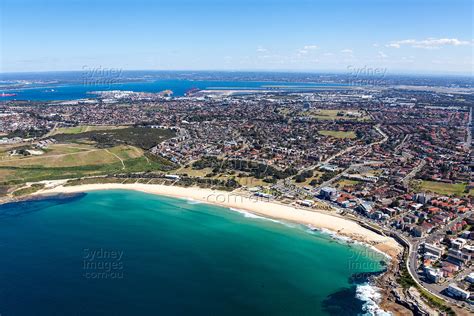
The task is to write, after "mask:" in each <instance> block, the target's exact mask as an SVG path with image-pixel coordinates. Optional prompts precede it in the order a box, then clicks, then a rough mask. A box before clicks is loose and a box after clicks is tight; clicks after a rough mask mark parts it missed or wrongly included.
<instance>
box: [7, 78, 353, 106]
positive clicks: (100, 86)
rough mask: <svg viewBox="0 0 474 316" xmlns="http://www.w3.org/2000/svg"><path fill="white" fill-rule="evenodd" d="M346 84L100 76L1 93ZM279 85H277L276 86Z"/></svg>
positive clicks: (38, 96) (83, 94)
mask: <svg viewBox="0 0 474 316" xmlns="http://www.w3.org/2000/svg"><path fill="white" fill-rule="evenodd" d="M333 86H344V85H341V84H324V83H301V82H299V83H290V82H278V81H226V80H222V81H220V80H186V79H158V80H149V81H137V82H114V80H110V81H109V82H108V80H107V78H106V79H101V78H99V79H98V80H97V81H94V79H91V80H90V81H88V80H85V81H84V82H83V83H69V84H65V83H63V84H61V83H55V84H42V85H38V84H31V85H29V86H28V87H22V88H21V89H5V88H4V89H2V88H0V95H2V93H5V94H16V95H14V96H2V97H0V101H2V100H30V101H53V100H76V99H84V98H94V97H96V96H97V95H95V94H91V93H90V92H92V91H109V90H124V91H135V92H161V91H163V90H168V89H169V90H172V91H173V96H176V97H179V96H183V95H184V94H185V93H186V92H187V91H188V90H190V89H193V88H197V89H200V90H202V89H224V90H225V89H232V90H242V89H256V90H261V89H267V88H269V87H273V88H274V89H277V90H279V91H290V90H291V91H298V90H304V89H308V88H314V89H317V88H321V87H333ZM276 87H278V88H276Z"/></svg>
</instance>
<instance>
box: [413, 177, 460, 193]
mask: <svg viewBox="0 0 474 316" xmlns="http://www.w3.org/2000/svg"><path fill="white" fill-rule="evenodd" d="M415 186H416V187H417V189H418V190H419V191H423V192H433V193H438V194H441V195H455V196H462V195H464V190H465V189H466V184H465V183H455V184H451V183H443V182H436V181H426V180H422V181H421V182H420V183H419V184H416V185H415Z"/></svg>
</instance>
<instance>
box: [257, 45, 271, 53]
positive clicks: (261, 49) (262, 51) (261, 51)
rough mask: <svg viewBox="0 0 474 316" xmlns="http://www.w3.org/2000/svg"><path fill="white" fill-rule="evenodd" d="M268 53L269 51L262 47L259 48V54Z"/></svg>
mask: <svg viewBox="0 0 474 316" xmlns="http://www.w3.org/2000/svg"><path fill="white" fill-rule="evenodd" d="M266 52H268V49H266V48H264V47H262V46H259V47H257V53H266Z"/></svg>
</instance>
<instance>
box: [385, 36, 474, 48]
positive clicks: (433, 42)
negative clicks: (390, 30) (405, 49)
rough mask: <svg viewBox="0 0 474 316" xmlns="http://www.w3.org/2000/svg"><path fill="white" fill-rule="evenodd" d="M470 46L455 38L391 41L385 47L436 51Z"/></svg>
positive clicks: (467, 42) (466, 42) (468, 43)
mask: <svg viewBox="0 0 474 316" xmlns="http://www.w3.org/2000/svg"><path fill="white" fill-rule="evenodd" d="M470 44H471V43H470V42H469V41H462V40H459V39H457V38H428V39H425V40H414V39H406V40H401V41H393V42H390V43H388V44H387V45H385V46H386V47H390V48H400V47H402V46H410V47H414V48H424V49H438V48H441V47H443V46H463V45H470Z"/></svg>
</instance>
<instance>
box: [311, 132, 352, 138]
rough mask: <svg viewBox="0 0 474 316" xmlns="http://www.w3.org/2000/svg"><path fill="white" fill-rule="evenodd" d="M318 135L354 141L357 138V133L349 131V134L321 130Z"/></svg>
mask: <svg viewBox="0 0 474 316" xmlns="http://www.w3.org/2000/svg"><path fill="white" fill-rule="evenodd" d="M318 133H319V134H320V135H323V136H331V137H335V138H350V139H354V138H356V137H357V136H356V133H354V132H353V131H349V132H345V131H328V130H320V131H318Z"/></svg>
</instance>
